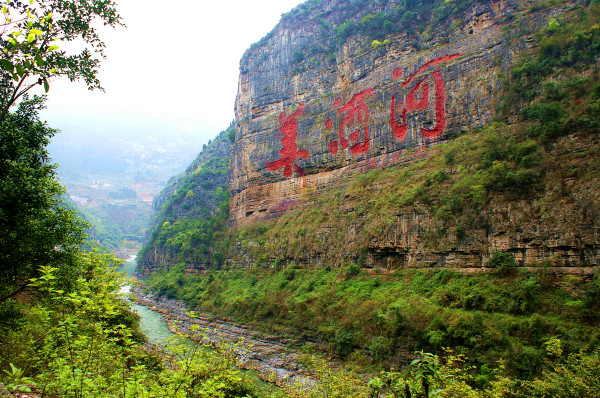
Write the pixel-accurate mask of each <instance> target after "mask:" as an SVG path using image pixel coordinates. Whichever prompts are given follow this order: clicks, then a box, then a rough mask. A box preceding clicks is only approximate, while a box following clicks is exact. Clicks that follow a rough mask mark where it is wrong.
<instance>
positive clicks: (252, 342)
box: [131, 287, 314, 386]
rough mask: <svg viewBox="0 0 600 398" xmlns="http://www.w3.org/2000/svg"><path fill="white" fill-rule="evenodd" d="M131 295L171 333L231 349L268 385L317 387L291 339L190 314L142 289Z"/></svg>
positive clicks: (178, 304)
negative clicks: (158, 318) (160, 315)
mask: <svg viewBox="0 0 600 398" xmlns="http://www.w3.org/2000/svg"><path fill="white" fill-rule="evenodd" d="M131 293H132V295H133V297H134V299H135V300H136V301H137V303H138V304H140V305H143V306H147V307H148V308H149V309H151V310H153V311H158V312H160V313H161V314H162V315H163V317H164V318H165V321H166V323H167V326H168V327H169V330H171V332H173V333H183V334H186V335H188V336H189V337H190V338H191V339H193V340H195V341H200V342H202V343H207V344H210V345H212V346H213V347H215V348H217V349H223V348H229V349H231V350H232V351H233V352H234V354H235V355H236V356H237V362H238V367H239V368H241V369H252V370H256V371H258V374H259V377H260V378H261V379H263V380H265V381H268V382H272V383H275V384H276V385H278V386H285V385H289V384H296V383H301V384H304V385H312V384H314V379H313V378H311V377H310V376H309V372H308V371H307V370H306V369H304V368H303V367H302V366H301V365H300V364H299V362H300V354H299V353H298V352H296V351H295V350H293V349H290V348H289V347H288V346H287V343H288V342H289V340H288V339H285V338H283V337H281V336H275V335H267V334H264V333H260V332H257V331H254V330H252V329H250V328H248V327H246V326H244V325H239V324H235V323H233V322H230V321H227V320H224V319H219V318H217V317H215V316H213V315H210V314H204V313H191V312H190V311H189V310H188V309H187V308H186V306H185V305H184V304H183V303H182V302H181V301H178V300H169V299H165V298H162V297H159V298H157V297H156V296H154V295H153V294H152V293H146V292H144V291H143V290H142V289H141V288H139V287H134V288H132V289H131Z"/></svg>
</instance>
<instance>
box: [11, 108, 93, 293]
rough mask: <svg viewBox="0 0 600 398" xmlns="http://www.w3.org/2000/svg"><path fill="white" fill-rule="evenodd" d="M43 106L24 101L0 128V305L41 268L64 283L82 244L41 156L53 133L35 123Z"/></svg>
mask: <svg viewBox="0 0 600 398" xmlns="http://www.w3.org/2000/svg"><path fill="white" fill-rule="evenodd" d="M42 101H43V99H42V98H39V97H36V98H34V99H33V100H27V99H26V100H24V101H22V102H21V103H20V104H19V107H18V109H17V111H16V112H14V113H8V114H7V115H6V117H5V118H4V119H3V120H2V121H1V122H0V231H1V233H0V302H2V301H4V300H6V299H7V298H10V297H12V296H13V295H15V294H17V293H19V292H20V291H22V290H23V289H24V287H25V286H26V285H27V283H28V282H29V279H30V278H33V277H34V276H36V275H37V270H38V269H39V267H40V266H42V265H46V266H54V267H57V268H59V269H60V273H61V274H62V275H61V276H63V280H64V281H65V282H67V281H68V280H69V278H68V277H67V276H68V274H72V271H70V270H69V269H68V268H69V266H70V264H72V263H73V258H74V255H75V254H76V253H77V249H78V246H79V245H80V244H81V243H82V242H83V240H84V238H85V234H84V223H83V222H82V221H81V220H79V219H78V218H77V216H76V215H75V212H74V211H73V210H69V209H67V208H66V207H65V206H63V203H62V201H61V200H60V199H59V196H60V195H61V194H62V193H64V188H63V187H61V186H60V184H59V182H58V181H57V179H56V166H55V165H52V164H49V157H48V152H47V150H46V145H47V144H48V143H49V141H50V138H51V137H52V136H53V135H54V133H55V130H53V129H51V128H49V127H47V126H46V125H45V124H44V123H42V122H41V121H40V120H39V118H38V110H39V109H40V108H41V107H42ZM67 283H68V282H67Z"/></svg>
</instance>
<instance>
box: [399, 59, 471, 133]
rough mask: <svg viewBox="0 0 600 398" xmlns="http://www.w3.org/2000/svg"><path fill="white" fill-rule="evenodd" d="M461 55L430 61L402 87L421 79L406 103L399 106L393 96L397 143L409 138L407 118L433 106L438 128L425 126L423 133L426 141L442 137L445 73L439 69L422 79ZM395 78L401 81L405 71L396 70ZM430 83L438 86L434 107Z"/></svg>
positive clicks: (434, 95)
mask: <svg viewBox="0 0 600 398" xmlns="http://www.w3.org/2000/svg"><path fill="white" fill-rule="evenodd" d="M461 55H462V54H452V55H445V56H443V57H440V58H436V59H434V60H432V61H429V62H427V63H426V64H425V65H423V66H421V67H420V68H419V69H417V71H416V72H415V73H413V74H412V75H410V76H409V77H408V79H406V80H405V81H404V82H402V83H401V85H402V87H404V88H406V87H408V86H409V85H410V84H411V83H412V82H413V81H414V80H415V79H417V78H420V79H419V80H417V84H415V86H414V87H413V88H412V89H411V90H410V91H409V92H408V94H407V95H406V98H405V101H404V103H398V104H396V96H392V101H391V106H390V127H391V128H392V132H393V133H394V137H396V139H398V140H399V141H401V142H402V141H404V139H405V137H406V133H407V131H408V124H407V122H406V119H407V114H410V113H413V112H415V111H422V110H426V109H428V108H429V107H430V105H433V108H434V112H435V121H434V126H433V128H426V127H423V126H421V127H420V129H419V130H420V132H421V134H422V135H423V137H425V138H427V139H435V138H438V137H439V136H440V135H441V134H442V131H443V130H444V127H445V126H446V91H445V87H444V79H443V78H442V73H441V72H440V69H439V68H437V69H435V70H434V71H433V72H432V73H431V74H429V75H425V76H423V77H421V76H422V74H423V72H425V71H427V70H428V69H429V68H431V67H433V66H438V65H440V64H443V63H445V62H450V61H451V60H453V59H455V58H458V57H460V56H461ZM392 76H393V78H394V79H398V78H401V77H402V70H401V69H400V68H399V69H396V70H395V71H394V73H393V75H392ZM430 83H433V86H434V87H433V90H434V93H433V98H434V104H430V103H429V89H430ZM397 113H400V120H401V122H399V121H398V118H397Z"/></svg>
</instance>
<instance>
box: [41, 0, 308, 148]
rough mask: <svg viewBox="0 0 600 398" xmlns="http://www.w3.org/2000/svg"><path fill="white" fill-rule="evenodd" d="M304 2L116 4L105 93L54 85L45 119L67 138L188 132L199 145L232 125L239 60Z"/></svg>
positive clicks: (148, 0)
mask: <svg viewBox="0 0 600 398" xmlns="http://www.w3.org/2000/svg"><path fill="white" fill-rule="evenodd" d="M300 3H302V0H168V1H165V0H159V1H158V0H117V4H118V9H119V12H120V14H121V16H122V17H123V21H124V22H125V24H126V25H127V28H117V29H114V30H113V29H103V30H102V31H101V37H102V39H103V40H104V41H105V43H106V47H107V48H106V55H107V59H106V60H104V61H103V63H102V66H101V68H100V74H99V77H100V80H101V82H102V85H103V87H104V88H105V90H106V93H101V92H99V91H92V92H90V91H88V90H87V89H86V88H85V86H84V85H83V84H73V83H70V82H68V81H57V82H54V83H53V84H52V85H51V89H50V92H49V101H48V103H47V105H48V107H47V108H48V109H47V110H46V111H44V113H43V114H42V117H43V118H44V119H45V120H47V121H48V122H49V125H50V126H51V127H55V128H59V129H61V130H63V132H64V133H65V134H74V133H75V134H89V135H97V134H99V133H100V134H110V135H114V134H117V135H131V136H137V137H143V136H144V135H145V134H150V133H152V134H153V135H155V134H156V133H159V132H160V133H169V132H186V133H190V134H193V137H196V136H197V137H198V142H197V143H198V147H199V148H201V146H202V144H204V143H206V142H207V141H208V140H209V139H212V138H214V136H215V135H216V134H217V133H218V132H219V131H221V130H223V129H224V128H226V127H227V126H228V125H229V123H230V122H231V120H233V116H234V115H233V107H234V100H235V94H236V91H237V79H238V73H239V60H240V58H241V56H242V54H243V53H244V51H245V50H246V49H247V48H248V47H249V46H250V44H252V43H253V42H256V41H258V40H260V38H262V37H263V36H264V35H266V34H267V33H268V32H269V31H270V30H271V29H272V28H273V27H274V26H275V25H276V24H277V22H278V21H279V19H280V18H281V14H282V13H285V12H288V11H290V10H291V9H292V8H294V7H295V6H296V5H298V4H300Z"/></svg>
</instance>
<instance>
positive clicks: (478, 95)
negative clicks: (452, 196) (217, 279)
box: [229, 0, 600, 273]
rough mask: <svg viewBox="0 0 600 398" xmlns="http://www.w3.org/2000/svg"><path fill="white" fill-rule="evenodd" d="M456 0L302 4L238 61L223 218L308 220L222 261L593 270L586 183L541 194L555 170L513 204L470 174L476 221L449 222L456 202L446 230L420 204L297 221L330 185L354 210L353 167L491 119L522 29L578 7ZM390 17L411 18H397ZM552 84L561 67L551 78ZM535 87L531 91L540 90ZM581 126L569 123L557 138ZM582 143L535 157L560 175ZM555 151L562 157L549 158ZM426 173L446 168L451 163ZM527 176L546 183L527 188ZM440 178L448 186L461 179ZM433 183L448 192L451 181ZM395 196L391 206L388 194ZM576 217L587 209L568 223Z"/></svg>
mask: <svg viewBox="0 0 600 398" xmlns="http://www.w3.org/2000/svg"><path fill="white" fill-rule="evenodd" d="M455 3H456V2H436V1H432V2H428V3H427V4H429V5H430V6H429V8H426V9H425V10H423V9H414V10H412V9H407V8H406V7H407V6H406V4H404V3H403V4H400V2H398V3H396V2H393V1H371V2H367V1H354V2H348V1H339V0H323V1H317V0H315V1H310V2H308V3H305V5H304V7H300V8H299V9H297V10H295V12H292V13H291V15H289V16H287V17H284V18H283V19H282V21H281V22H280V23H279V24H278V25H277V26H276V27H275V29H274V30H273V31H272V32H271V33H270V34H269V35H268V36H267V37H265V38H264V39H263V40H261V41H260V42H259V43H257V44H256V45H254V46H253V47H252V48H251V49H250V50H249V51H248V52H247V53H246V54H245V56H244V57H243V59H242V60H241V63H240V79H239V87H238V95H237V98H236V105H235V112H236V136H235V143H234V146H233V150H232V163H231V167H230V174H229V186H230V193H231V200H230V214H229V223H230V225H232V226H237V227H239V226H244V225H251V224H255V223H256V222H257V221H260V220H268V219H274V218H278V217H280V216H282V215H283V214H286V213H290V212H291V210H292V209H294V208H295V209H296V213H293V212H291V213H290V214H296V215H295V216H293V217H296V219H297V220H300V219H302V220H303V221H302V223H303V225H309V224H313V226H308V227H307V228H304V229H302V231H300V230H298V231H295V230H294V228H292V229H290V228H289V227H286V228H287V232H290V231H292V232H293V231H295V232H298V233H302V234H303V235H301V236H300V235H296V236H294V233H292V234H291V235H290V234H289V233H285V234H284V236H285V235H288V238H283V237H282V236H280V235H278V232H272V233H271V232H269V233H268V234H267V235H265V236H266V237H262V238H260V239H258V240H257V242H254V243H252V242H250V243H252V244H251V245H249V247H247V248H244V247H241V250H240V251H239V253H238V255H239V258H237V259H233V260H232V263H233V264H240V265H241V264H251V263H254V262H255V261H256V260H257V258H254V257H256V255H258V256H259V257H260V258H263V262H264V261H267V262H268V261H271V262H273V261H275V262H279V261H280V260H281V259H284V261H295V262H301V263H305V264H307V265H311V264H333V263H340V261H341V259H343V258H347V259H348V260H350V261H357V262H359V263H361V265H366V266H374V267H385V268H396V267H399V266H455V267H466V268H481V267H484V266H485V264H487V262H488V260H489V259H490V258H491V256H492V254H493V253H494V252H509V253H512V254H513V255H514V257H515V258H516V260H517V261H518V262H519V263H520V264H521V265H528V264H535V263H540V262H542V261H545V260H548V259H552V261H551V263H552V264H554V265H556V266H559V267H563V268H564V267H576V268H572V269H570V271H569V272H578V273H580V272H581V273H591V272H593V271H594V269H595V268H594V266H596V265H597V264H598V262H599V261H600V244H599V242H600V228H599V225H600V220H599V217H598V213H597V212H596V210H597V209H598V203H597V202H598V201H597V196H594V194H593V192H596V188H598V187H597V185H598V184H597V180H596V179H594V180H592V181H591V188H590V186H588V188H585V189H580V187H578V186H577V184H578V182H577V181H573V180H570V181H568V182H565V181H563V182H562V184H563V185H564V184H566V185H568V189H572V191H571V192H572V194H571V196H570V197H568V198H567V197H564V196H560V195H559V196H556V195H555V194H554V192H553V188H552V186H553V184H555V183H556V180H561V179H564V178H565V177H564V173H563V174H561V172H559V171H556V170H554V169H553V168H554V166H552V167H548V168H546V169H544V168H543V167H542V168H538V169H536V170H535V171H532V170H528V171H526V172H525V173H531V175H535V176H536V177H534V180H536V179H537V180H536V181H537V182H536V184H544V183H545V184H546V188H545V191H544V189H542V191H544V192H543V193H539V194H535V195H530V196H527V195H524V196H523V195H521V196H520V197H519V198H512V199H511V198H507V197H505V196H504V193H503V191H502V189H500V190H497V191H494V189H495V188H490V186H491V185H490V183H489V179H493V178H495V177H493V176H490V177H489V179H488V181H487V182H486V181H485V180H484V179H480V180H479V181H480V183H481V184H482V185H474V187H475V188H477V187H478V186H479V187H480V188H481V189H482V190H483V192H484V196H486V197H487V198H488V199H486V201H487V205H486V206H485V207H483V208H480V209H479V210H477V211H479V212H480V213H481V214H480V215H477V216H476V217H475V218H473V217H471V218H473V219H478V220H480V221H479V222H474V221H466V219H467V218H468V217H466V216H465V217H463V216H460V215H459V214H460V213H461V212H462V213H464V211H463V210H461V209H460V206H461V205H460V204H458V205H455V215H454V220H453V221H452V220H450V221H449V220H448V218H447V217H446V218H444V217H441V218H442V219H441V220H440V216H439V214H438V213H439V210H435V209H431V206H430V205H427V206H423V203H421V202H420V201H419V200H416V201H415V202H414V203H409V204H408V206H407V205H406V204H404V205H403V207H402V208H399V209H398V210H395V211H392V212H391V213H390V214H383V213H382V214H381V216H380V217H379V218H380V219H379V220H377V221H372V220H366V219H365V216H363V218H358V220H356V218H355V217H353V215H355V214H356V213H354V212H355V211H356V210H357V208H359V207H363V208H365V209H369V210H367V212H368V211H377V206H371V205H364V206H363V204H361V203H358V204H357V203H350V204H348V205H344V204H343V203H341V202H343V201H344V199H342V198H339V200H340V203H339V205H335V206H330V207H328V208H327V209H328V210H327V211H332V212H335V213H338V214H350V215H348V216H347V217H346V218H344V219H340V221H338V222H337V224H336V226H332V225H329V224H327V223H325V224H322V225H321V224H319V222H316V224H319V225H317V226H316V227H314V224H315V221H314V219H315V218H319V217H327V215H325V214H323V215H320V214H317V213H318V211H317V213H315V215H314V216H312V218H311V217H308V218H307V217H304V215H305V213H307V212H314V211H315V209H314V206H318V205H319V204H318V203H319V200H316V199H315V194H317V195H319V194H324V193H327V192H329V191H332V190H333V191H336V192H340V193H341V194H343V195H344V197H345V198H350V199H349V201H352V196H353V195H352V194H351V193H348V192H349V191H352V189H348V187H349V186H350V185H351V184H352V183H354V182H356V179H355V176H356V173H357V172H358V173H364V172H367V171H369V170H373V169H385V168H388V167H391V166H394V165H409V164H412V163H414V162H416V161H418V160H420V159H422V158H423V157H424V156H426V154H427V153H429V152H434V151H431V149H429V147H431V146H433V145H437V144H440V143H444V142H447V141H449V140H451V139H452V138H453V137H458V136H461V135H464V134H467V133H468V132H469V131H473V130H474V129H476V128H479V127H484V126H487V125H489V124H490V122H491V121H492V119H493V117H494V116H495V115H496V111H495V110H496V109H497V107H498V105H499V103H500V101H501V100H502V99H501V98H499V95H500V93H501V92H502V89H503V88H502V82H503V81H504V82H506V79H503V78H502V76H503V75H510V73H511V70H512V69H513V65H514V63H515V62H516V61H517V60H519V58H520V57H522V56H524V57H529V56H532V53H531V50H532V49H534V48H535V46H536V45H537V44H538V43H539V40H540V39H539V36H536V34H535V32H536V31H539V29H540V28H543V29H546V30H544V32H546V34H547V35H550V34H551V33H548V32H549V31H547V29H548V28H547V27H548V26H549V22H550V21H551V20H553V19H554V18H555V17H557V18H559V19H560V18H562V17H564V15H567V14H568V15H573V14H574V13H575V12H582V10H584V9H585V8H586V7H588V2H572V3H564V2H561V3H556V2H554V3H552V4H551V3H548V4H546V3H544V2H533V3H531V2H527V3H526V2H519V1H511V0H507V1H485V0H481V1H465V2H461V4H460V7H459V8H456V4H455ZM420 4H423V3H420ZM578 10H579V11H578ZM395 13H396V14H395ZM398 13H400V15H410V18H403V17H400V18H398ZM569 13H570V14H569ZM390 15H391V16H392V17H389V18H388V16H390ZM581 15H583V14H581ZM565 18H566V19H568V18H567V17H565ZM569 18H571V17H569ZM373 20H378V21H379V22H381V23H382V24H383V25H384V26H388V27H389V25H388V22H390V21H391V23H392V24H393V23H398V24H399V25H397V26H392V28H390V29H388V30H387V32H388V33H387V34H382V33H381V32H382V31H381V30H379V31H378V30H377V29H373V27H372V24H371V22H372V21H373ZM555 22H556V21H555ZM370 24H371V25H370ZM590 29H592V30H593V29H594V28H593V27H592V28H590ZM347 31H350V33H349V34H348V33H347ZM373 32H376V34H377V33H379V34H380V36H376V34H375V35H374V33H373ZM389 32H392V33H389ZM590 32H591V30H590ZM383 33H385V29H384V30H383ZM553 45H555V44H552V43H551V44H550V47H549V48H552V46H553ZM592 52H593V50H592ZM557 57H559V55H557ZM575 58H577V56H576V55H575ZM590 62H591V63H588V64H586V65H588V66H583V69H585V68H588V71H587V72H582V70H579V71H578V72H577V73H579V74H581V73H583V75H584V76H592V78H591V80H590V81H591V82H592V83H586V84H593V81H594V79H595V78H594V77H593V76H594V72H590V71H589V67H590V66H592V69H593V68H597V65H596V66H593V65H594V61H593V59H592V60H591V61H590ZM570 65H571V66H569V65H568V64H564V66H563V67H565V68H566V67H572V65H573V64H572V63H571V64H570ZM578 68H579V67H578ZM579 69H581V68H579ZM569 73H571V72H569ZM590 73H591V75H590ZM560 76H561V72H560V71H559V72H557V74H556V77H554V78H549V79H550V80H552V79H554V80H556V79H560ZM565 87H567V86H565ZM566 90H569V89H568V88H566ZM534 91H535V92H537V94H535V95H540V94H541V92H542V90H541V83H540V87H539V88H537V89H536V88H535V87H534ZM525 97H527V96H526V95H521V97H519V96H518V95H516V96H515V98H513V99H511V101H514V102H515V103H516V102H519V101H523V102H522V104H521V105H523V106H528V105H530V104H531V101H532V98H533V97H530V98H529V99H525V100H524V99H523V98H525ZM547 99H548V100H551V99H552V98H550V97H548V98H547ZM575 100H576V101H580V100H579V99H575ZM512 105H514V104H512ZM511 109H512V111H511V112H512V113H510V112H509V115H508V122H509V123H508V124H509V125H511V124H513V127H514V128H512V130H515V129H517V130H519V128H520V127H519V124H520V123H521V122H522V117H520V116H519V114H520V112H521V110H520V108H519V107H518V106H516V107H514V106H513V107H512V108H511ZM505 116H506V115H505ZM565 126H568V123H567V124H565ZM590 126H592V125H590ZM512 130H511V128H510V127H509V128H508V130H506V131H507V132H508V131H512ZM584 130H586V128H579V127H577V126H574V127H573V128H571V130H570V133H576V132H579V131H584ZM592 130H593V129H591V130H589V129H588V132H591V131H592ZM498 134H504V133H498ZM544 134H545V133H543V132H542V133H541V135H540V136H543V135H544ZM561 134H563V133H561ZM565 134H567V133H565ZM520 139H523V140H526V139H527V138H526V137H525V138H519V140H520ZM537 139H538V138H536V140H537ZM595 142H596V138H584V139H583V140H579V138H577V137H571V139H570V140H568V141H567V142H564V143H561V144H559V145H556V146H555V143H552V144H549V143H548V142H546V143H545V145H546V150H547V152H546V153H545V154H544V155H540V154H536V155H535V156H547V157H549V158H552V159H555V160H556V162H560V160H559V159H560V158H561V157H562V158H563V159H565V160H564V162H565V165H563V166H562V167H563V168H564V167H566V164H567V163H568V162H571V161H573V160H572V159H571V158H570V157H569V156H570V155H569V154H572V153H575V152H577V151H583V150H584V148H585V149H588V150H589V149H590V148H594V147H595V145H596V144H595ZM461 145H464V143H463V144H461ZM567 147H568V148H572V150H571V149H569V150H568V151H566V152H565V151H563V149H564V148H567ZM574 148H579V149H574ZM536 151H537V150H536ZM573 151H575V152H573ZM542 152H543V151H542ZM540 153H541V152H540ZM507 156H508V157H507V158H506V161H505V162H513V164H514V158H513V160H510V159H509V158H510V156H512V155H507ZM518 156H521V155H518ZM499 159H500V158H499ZM586 159H587V160H585V161H583V162H584V163H585V162H588V163H589V161H590V160H589V159H590V158H586ZM500 160H502V159H500ZM500 160H498V161H500ZM503 161H504V160H503ZM521 164H525V163H523V162H522V163H521ZM469 167H472V166H469ZM475 167H481V166H475ZM490 167H491V166H490ZM536 167H537V166H536ZM540 167H541V166H540ZM544 167H545V166H544ZM573 167H575V166H573ZM558 168H560V166H559V167H558ZM438 171H439V172H440V173H442V174H443V175H450V174H454V173H456V170H453V169H452V168H451V167H450V168H447V169H446V170H443V169H441V170H438ZM513 171H514V172H515V173H516V174H515V175H517V174H518V173H521V172H520V171H515V170H513ZM513 171H510V170H509V172H508V174H510V173H511V172H513ZM508 174H507V175H508ZM523 175H525V174H523ZM550 175H553V176H552V177H549V176H550ZM540 176H546V178H547V180H544V182H540V181H541V180H540V178H541V177H540ZM477 178H479V177H474V179H477ZM486 178H487V177H486ZM553 179H554V180H553ZM450 180H453V181H454V180H455V181H456V182H457V183H459V184H460V183H462V182H461V181H460V177H457V178H452V179H450ZM515 181H516V180H515ZM530 183H531V182H529V181H527V180H526V179H523V182H521V183H516V184H517V185H519V184H521V185H523V187H525V188H523V191H525V190H526V187H527V185H528V184H530ZM382 184H383V186H365V187H364V189H365V190H372V191H373V195H379V196H381V195H382V191H383V190H386V189H392V188H393V187H394V184H390V183H389V182H387V181H386V182H383V183H382ZM499 185H502V183H499ZM532 186H533V184H532ZM474 187H471V188H470V189H475V188H474ZM396 188H397V189H399V190H402V189H404V188H403V187H396ZM425 189H429V188H425ZM446 189H447V190H448V191H449V192H450V191H454V190H456V188H455V186H453V185H452V184H447V188H446ZM536 189H537V188H536ZM486 190H487V191H486ZM494 195H496V196H494ZM330 196H331V195H329V196H327V197H330ZM398 196H402V194H401V193H400V192H399V193H398ZM408 196H410V195H407V197H408ZM413 196H414V195H413ZM471 196H472V197H475V196H477V194H476V193H473V194H472V195H471ZM508 196H510V195H508ZM417 199H418V197H417ZM331 200H338V199H330V201H331ZM360 200H363V201H368V200H369V199H368V198H362V199H360ZM360 200H359V201H360ZM397 201H398V202H402V203H404V199H402V198H400V199H398V200H397ZM552 201H556V202H555V203H556V207H554V208H548V207H547V206H546V203H548V202H552ZM429 202H431V201H430V200H429ZM477 206H479V205H477ZM582 209H587V210H585V211H584V210H582ZM469 211H471V210H469ZM582 211H584V212H585V213H586V214H588V215H587V216H582ZM310 214H313V213H310ZM436 214H437V215H436ZM461 217H462V218H461ZM334 218H335V217H334ZM371 218H373V217H371ZM284 222H285V223H288V221H284ZM461 223H462V224H461ZM465 227H466V228H467V232H466V237H463V236H462V235H463V234H462V233H458V234H456V236H454V235H455V234H453V233H448V234H447V236H446V237H445V238H444V239H442V240H443V241H444V243H442V244H439V243H440V242H437V243H432V242H433V241H432V234H433V235H436V236H437V235H439V234H440V233H443V232H440V231H448V230H449V229H450V230H451V229H454V230H455V231H462V230H463V229H464V228H465ZM281 228H283V227H281V226H279V224H277V225H276V226H275V227H274V230H275V231H277V230H280V231H283V230H282V229H281ZM336 228H337V229H339V231H335V229H336ZM304 234H305V235H304ZM309 234H310V236H309ZM261 239H262V240H264V242H263V243H260V242H261ZM265 239H266V240H265ZM269 240H270V241H269ZM433 240H436V241H440V239H437V238H436V239H433ZM272 242H274V243H272ZM290 242H298V243H297V244H296V243H294V244H290ZM307 242H311V243H307ZM238 243H239V242H238ZM252 245H254V246H255V247H260V250H258V251H257V250H256V249H255V248H253V247H252ZM242 246H243V242H242ZM340 248H343V250H342V249H340ZM267 253H268V254H267ZM253 256H254V257H253ZM265 256H267V257H269V256H270V257H269V258H266V259H265V258H264V257H265Z"/></svg>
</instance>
